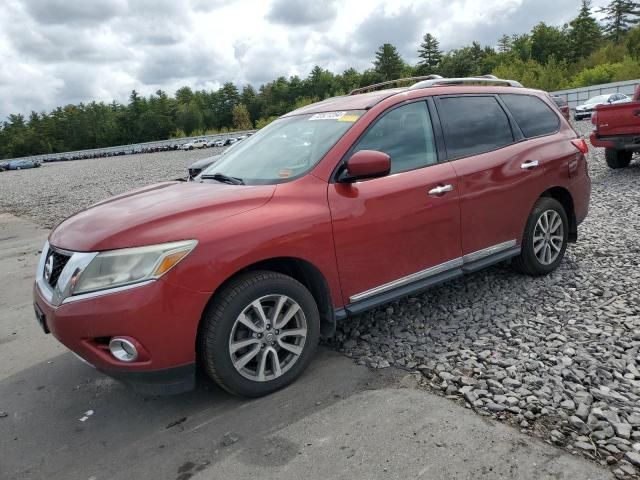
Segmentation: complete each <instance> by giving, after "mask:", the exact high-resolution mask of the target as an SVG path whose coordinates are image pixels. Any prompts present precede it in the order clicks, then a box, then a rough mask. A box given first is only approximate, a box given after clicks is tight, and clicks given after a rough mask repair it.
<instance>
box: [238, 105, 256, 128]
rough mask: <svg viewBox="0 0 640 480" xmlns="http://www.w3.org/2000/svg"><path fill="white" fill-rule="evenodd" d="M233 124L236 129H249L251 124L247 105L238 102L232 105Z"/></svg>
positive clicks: (251, 126)
mask: <svg viewBox="0 0 640 480" xmlns="http://www.w3.org/2000/svg"><path fill="white" fill-rule="evenodd" d="M233 126H234V128H236V129H237V130H251V129H252V128H253V125H252V123H251V118H250V117H249V110H247V107H246V106H245V105H244V104H242V103H239V104H237V105H235V106H234V107H233Z"/></svg>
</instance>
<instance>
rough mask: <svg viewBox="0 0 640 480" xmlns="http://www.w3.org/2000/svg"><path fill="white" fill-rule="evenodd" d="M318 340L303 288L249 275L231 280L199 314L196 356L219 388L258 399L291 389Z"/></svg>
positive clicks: (315, 316)
mask: <svg viewBox="0 0 640 480" xmlns="http://www.w3.org/2000/svg"><path fill="white" fill-rule="evenodd" d="M319 338H320V315H319V313H318V307H317V305H316V303H315V300H314V298H313V296H312V295H311V293H310V292H309V290H307V289H306V288H305V287H304V285H302V284H301V283H300V282H298V281H297V280H295V279H293V278H291V277H288V276H286V275H282V274H280V273H276V272H267V271H263V272H249V273H246V274H242V275H239V276H238V277H237V278H235V279H234V280H232V281H231V282H230V283H229V284H228V285H227V286H226V287H225V288H224V289H223V290H222V291H221V292H220V293H219V294H217V295H216V298H215V300H214V302H213V303H212V304H211V306H210V307H209V308H208V310H207V312H206V313H205V316H204V318H203V325H202V331H201V333H200V355H201V360H202V363H203V365H204V368H205V370H206V372H207V373H208V374H209V376H210V377H211V378H212V379H213V380H214V381H215V382H216V383H217V384H218V385H220V386H221V387H222V388H224V389H225V390H227V391H228V392H230V393H233V394H235V395H241V396H246V397H259V396H262V395H267V394H269V393H271V392H274V391H276V390H278V389H280V388H283V387H285V386H287V385H289V384H290V383H292V382H293V381H294V380H295V379H296V378H297V377H298V376H299V375H300V374H301V373H302V372H303V371H304V370H305V368H306V367H307V366H308V365H309V363H310V362H311V359H312V358H313V355H314V353H315V350H316V347H317V345H318V341H319Z"/></svg>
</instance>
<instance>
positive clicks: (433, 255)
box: [328, 101, 461, 312]
mask: <svg viewBox="0 0 640 480" xmlns="http://www.w3.org/2000/svg"><path fill="white" fill-rule="evenodd" d="M359 150H377V151H382V152H385V153H387V154H388V155H389V156H390V157H391V173H390V174H389V175H388V176H386V177H382V178H376V179H371V180H365V181H359V182H356V183H351V184H346V183H331V184H329V191H328V200H329V207H330V209H331V216H332V220H333V229H334V239H335V248H336V256H337V262H338V270H339V273H340V282H341V285H342V291H343V295H344V301H345V304H355V303H358V304H360V305H363V304H368V305H367V306H373V304H377V303H381V301H379V300H380V299H381V298H382V296H384V295H393V294H394V293H397V292H398V289H402V288H410V287H411V286H412V285H413V286H415V284H416V282H422V281H427V280H428V279H430V278H431V279H432V278H433V277H435V276H436V275H442V274H443V273H444V274H445V275H447V274H448V272H454V271H455V269H456V267H459V263H460V257H461V245H460V209H459V205H458V184H457V180H456V174H455V172H454V170H453V167H452V166H451V164H449V163H447V162H444V163H439V162H438V156H437V153H436V147H435V140H434V132H433V127H432V124H431V119H430V115H429V111H428V109H427V105H426V102H424V101H418V102H413V103H409V104H405V105H402V106H399V107H396V108H393V109H392V110H390V111H387V112H386V113H383V114H382V115H381V116H380V117H379V118H378V119H377V120H376V121H375V122H374V123H373V124H372V125H371V126H370V127H369V128H368V129H367V131H366V132H365V133H364V134H363V135H362V137H360V139H359V140H358V141H357V142H356V143H355V145H354V147H353V148H352V149H351V151H350V152H348V153H347V155H346V158H349V157H350V156H351V155H352V154H353V153H355V152H356V151H359ZM457 273H458V274H459V273H460V271H459V269H458V270H457ZM372 302H373V304H372ZM355 308H356V307H353V306H352V308H350V311H352V312H355V311H356V310H355Z"/></svg>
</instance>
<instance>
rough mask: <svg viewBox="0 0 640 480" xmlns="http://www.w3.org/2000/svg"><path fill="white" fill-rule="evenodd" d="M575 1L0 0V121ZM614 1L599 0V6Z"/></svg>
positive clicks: (492, 28)
mask: <svg viewBox="0 0 640 480" xmlns="http://www.w3.org/2000/svg"><path fill="white" fill-rule="evenodd" d="M578 3H579V2H577V1H574V0H560V1H558V0H482V2H480V1H478V0H429V1H428V2H427V1H426V0H368V1H367V2H366V8H363V6H364V3H363V2H362V0H343V1H342V2H340V3H338V2H337V0H330V1H328V2H320V1H305V0H270V1H268V2H267V1H265V0H185V1H182V2H180V1H176V0H2V8H0V58H2V68H0V120H2V119H4V118H6V117H7V116H8V115H9V114H10V113H24V114H28V113H29V111H31V110H36V111H42V110H50V109H52V108H55V107H57V106H59V105H66V104H68V103H78V102H81V101H82V102H90V101H93V100H96V101H106V102H109V101H111V100H116V101H118V102H123V103H124V102H127V99H128V96H129V94H130V92H131V90H133V89H135V90H137V91H138V92H139V93H140V94H142V95H149V94H150V93H153V92H154V91H155V90H157V89H159V88H161V89H163V90H165V91H167V92H169V93H173V92H174V91H175V90H176V89H178V88H180V87H182V86H185V85H187V86H190V87H191V88H193V89H215V88H218V87H220V86H221V85H222V84H223V83H225V82H234V83H235V84H236V85H238V86H241V85H244V84H246V83H251V84H253V85H254V86H256V87H258V86H259V85H260V84H262V83H265V82H268V81H271V80H273V79H275V78H277V77H280V76H285V77H288V76H290V75H299V76H300V77H304V76H306V75H308V74H309V72H310V71H311V69H312V68H313V67H314V66H315V65H319V66H320V67H322V68H326V69H329V70H331V71H334V72H341V71H343V70H345V69H347V68H349V67H354V68H356V69H358V70H363V69H365V68H370V67H371V64H372V61H373V58H374V53H375V51H376V50H377V48H378V47H379V46H380V45H381V44H383V43H386V42H388V43H392V44H394V45H395V46H396V47H397V48H398V49H399V51H400V53H401V55H402V56H403V58H404V59H405V60H406V61H408V62H416V61H417V49H418V45H419V43H420V41H421V38H422V36H423V35H424V34H425V33H426V32H430V33H432V34H434V35H435V36H436V37H437V38H438V40H440V45H441V48H443V49H445V50H448V49H452V48H458V47H460V46H463V45H465V44H469V43H470V42H471V41H472V40H478V41H480V42H481V43H482V44H484V45H487V44H488V45H495V43H496V42H497V40H498V38H499V37H500V35H502V34H503V33H508V34H511V33H523V32H526V31H528V30H530V29H531V27H532V26H533V25H535V24H536V23H538V22H539V21H545V22H547V23H549V24H554V25H561V24H562V23H564V22H566V21H568V20H569V19H571V18H572V17H573V16H575V15H576V14H577V11H578ZM605 3H607V0H595V1H594V9H595V8H597V7H599V6H601V5H603V4H605Z"/></svg>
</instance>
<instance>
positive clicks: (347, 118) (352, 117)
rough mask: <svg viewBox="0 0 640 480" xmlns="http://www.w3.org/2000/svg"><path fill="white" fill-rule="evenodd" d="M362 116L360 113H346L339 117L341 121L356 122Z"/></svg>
mask: <svg viewBox="0 0 640 480" xmlns="http://www.w3.org/2000/svg"><path fill="white" fill-rule="evenodd" d="M359 118H360V115H344V116H342V117H340V118H339V119H338V121H339V122H351V123H353V122H355V121H356V120H358V119H359Z"/></svg>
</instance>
